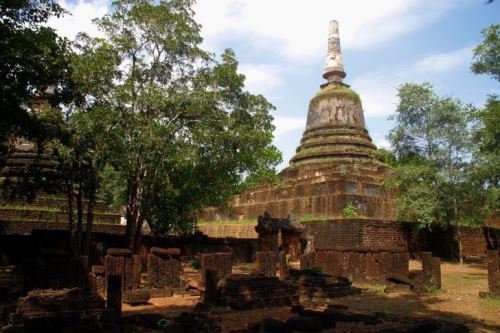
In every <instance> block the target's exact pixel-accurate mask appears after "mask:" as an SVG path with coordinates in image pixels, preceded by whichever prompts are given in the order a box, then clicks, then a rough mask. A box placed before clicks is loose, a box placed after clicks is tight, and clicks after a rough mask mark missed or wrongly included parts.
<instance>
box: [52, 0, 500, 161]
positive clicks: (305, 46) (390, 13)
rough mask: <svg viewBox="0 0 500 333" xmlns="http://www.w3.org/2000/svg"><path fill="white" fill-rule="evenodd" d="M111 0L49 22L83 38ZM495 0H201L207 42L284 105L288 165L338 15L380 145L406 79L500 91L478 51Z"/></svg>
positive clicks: (499, 10) (350, 76)
mask: <svg viewBox="0 0 500 333" xmlns="http://www.w3.org/2000/svg"><path fill="white" fill-rule="evenodd" d="M109 3H110V2H109V1H105V0H87V1H84V0H78V1H62V2H61V4H62V5H63V6H64V7H65V8H67V9H68V10H69V11H70V12H72V13H73V15H72V16H67V17H64V18H62V19H52V20H51V21H50V22H49V23H50V25H51V26H53V27H55V28H56V29H57V30H58V31H59V33H60V34H62V35H65V36H67V37H69V38H74V36H75V35H76V33H77V32H78V31H87V32H89V33H90V34H97V30H96V29H95V27H93V26H92V24H91V22H90V20H91V19H92V18H94V17H98V16H102V15H103V14H105V13H106V12H107V11H108V10H109ZM485 3H486V0H380V1H370V0H358V1H356V0H346V1H342V0H325V1H319V0H317V1H314V0H309V1H295V0H246V1H240V0H198V3H197V4H196V6H195V11H196V19H197V21H198V22H199V23H201V24H202V26H203V28H202V35H203V37H204V42H203V43H204V46H205V48H207V49H209V50H211V51H213V52H215V53H217V54H220V53H221V51H222V50H223V49H224V48H232V49H234V50H235V52H236V55H237V57H238V59H239V61H240V71H241V72H242V73H243V74H245V75H246V77H247V88H248V89H249V90H250V91H252V92H254V93H261V94H263V95H264V96H266V97H267V98H268V100H269V101H270V102H271V103H273V104H274V105H275V106H276V111H275V112H274V114H273V115H274V117H275V125H276V132H275V144H276V146H277V147H278V148H279V149H280V150H281V151H282V152H283V163H282V164H281V165H280V166H279V169H282V168H284V167H286V165H287V164H288V161H289V159H290V158H291V157H292V156H293V153H294V151H295V148H296V147H297V146H298V144H299V141H300V138H301V136H302V133H303V131H304V127H305V121H306V116H307V108H308V104H309V100H310V99H311V98H312V96H314V94H315V93H316V92H317V91H318V90H319V85H320V84H321V83H323V82H324V80H323V79H322V77H321V74H322V72H323V68H324V58H325V55H326V48H327V34H328V23H329V20H331V19H336V20H338V21H339V30H340V41H341V46H342V54H343V61H344V68H345V71H346V72H347V77H346V79H345V80H344V82H346V83H347V84H350V85H351V87H352V88H353V89H354V90H356V91H357V92H358V93H359V94H360V95H361V99H362V102H363V109H364V112H365V118H366V124H367V127H368V130H369V132H370V135H371V136H372V139H373V141H374V142H375V144H377V145H378V146H386V147H387V145H388V143H387V141H386V139H385V137H386V135H387V133H388V131H389V129H390V128H391V127H392V124H391V122H390V121H388V120H387V118H388V116H389V115H390V114H391V113H393V112H394V109H395V107H396V104H397V97H396V88H397V87H398V86H399V85H400V84H401V83H404V82H424V81H428V82H431V83H432V84H433V85H434V86H435V88H436V91H437V92H438V93H439V94H443V95H449V96H452V97H455V98H459V99H461V100H462V101H464V102H465V103H473V104H475V105H477V106H481V105H482V104H483V103H484V101H485V99H486V95H487V94H491V93H497V94H500V87H499V84H498V82H496V81H494V80H492V79H489V78H488V77H486V76H484V75H481V76H479V75H473V74H472V73H470V70H469V67H470V62H471V59H472V53H471V50H472V48H473V47H474V46H476V45H477V44H478V43H479V42H480V40H481V34H480V31H481V30H482V29H484V28H485V27H487V26H488V25H490V24H493V23H500V1H495V2H493V3H492V4H490V5H485Z"/></svg>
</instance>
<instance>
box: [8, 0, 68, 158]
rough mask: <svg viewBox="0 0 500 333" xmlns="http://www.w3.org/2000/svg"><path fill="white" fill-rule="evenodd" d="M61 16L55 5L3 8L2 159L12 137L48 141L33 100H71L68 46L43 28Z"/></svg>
mask: <svg viewBox="0 0 500 333" xmlns="http://www.w3.org/2000/svg"><path fill="white" fill-rule="evenodd" d="M62 14H64V11H63V10H62V9H61V8H60V7H59V6H58V5H57V3H56V2H55V1H52V0H30V1H3V2H2V4H1V6H0V18H1V19H0V44H1V45H2V52H1V53H0V63H1V64H2V66H0V82H2V84H1V86H0V105H2V107H1V108H0V118H1V119H2V121H1V122H0V156H1V155H3V154H5V152H6V151H7V145H8V140H9V139H10V137H11V136H12V135H25V136H28V137H31V136H34V137H37V138H38V139H39V140H40V142H43V139H44V138H45V137H46V136H47V135H46V133H44V132H43V127H42V126H40V124H39V123H38V119H37V117H36V116H35V115H34V114H33V113H32V112H31V108H32V106H33V94H36V95H37V96H39V97H42V98H43V97H46V98H47V99H48V100H49V102H50V104H51V105H52V106H55V105H57V104H58V103H59V102H61V101H67V100H68V96H69V95H70V93H69V91H70V89H69V86H71V83H70V80H69V72H70V71H69V54H70V49H69V44H68V42H67V40H65V39H62V38H60V37H59V36H57V34H56V33H55V31H54V30H53V29H51V28H49V27H46V26H45V25H44V23H45V22H46V21H47V20H48V19H49V18H50V17H51V16H60V15H62ZM48 88H50V89H49V90H48Z"/></svg>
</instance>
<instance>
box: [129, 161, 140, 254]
mask: <svg viewBox="0 0 500 333" xmlns="http://www.w3.org/2000/svg"><path fill="white" fill-rule="evenodd" d="M137 165H138V167H137V170H136V172H135V175H134V176H133V177H131V178H129V181H128V186H127V187H128V195H127V212H126V216H127V225H126V229H125V239H126V241H127V247H128V248H129V249H130V250H131V251H134V247H135V234H136V228H137V224H138V221H139V212H140V205H141V200H142V186H143V181H144V176H145V168H144V155H143V154H140V155H139V157H138V163H137Z"/></svg>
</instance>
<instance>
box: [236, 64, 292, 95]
mask: <svg viewBox="0 0 500 333" xmlns="http://www.w3.org/2000/svg"><path fill="white" fill-rule="evenodd" d="M238 70H239V72H240V73H242V74H244V75H245V78H246V80H245V88H246V89H248V90H249V91H251V92H252V93H258V94H269V93H273V92H274V91H275V90H276V89H277V88H279V87H280V86H281V85H282V84H283V79H282V72H283V69H282V68H281V67H280V66H278V65H269V64H242V65H240V66H239V68H238Z"/></svg>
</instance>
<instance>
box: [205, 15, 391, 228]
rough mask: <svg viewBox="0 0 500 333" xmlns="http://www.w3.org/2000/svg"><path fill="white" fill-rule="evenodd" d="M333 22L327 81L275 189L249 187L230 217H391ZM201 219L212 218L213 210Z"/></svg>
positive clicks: (383, 170)
mask: <svg viewBox="0 0 500 333" xmlns="http://www.w3.org/2000/svg"><path fill="white" fill-rule="evenodd" d="M345 76H346V73H345V71H344V67H343V63H342V53H341V49H340V39H339V29H338V23H337V21H331V22H330V30H329V36H328V53H327V56H326V66H325V70H324V72H323V78H324V79H325V80H326V83H324V84H322V85H321V89H320V91H319V92H318V93H317V94H316V96H314V97H313V98H312V99H311V101H310V102H309V111H308V114H307V124H306V129H305V131H304V134H303V135H302V139H301V141H300V145H299V147H298V148H297V150H296V153H295V156H294V157H293V158H292V159H291V160H290V164H289V166H288V167H287V168H286V169H284V170H283V171H282V172H281V173H280V174H279V177H280V179H281V184H282V185H279V186H270V185H264V186H259V187H255V188H251V189H249V190H247V191H246V192H244V193H242V194H241V195H239V196H238V197H237V198H236V199H235V201H234V202H233V208H234V210H233V213H232V215H233V216H232V217H233V218H255V217H257V216H259V215H262V214H263V212H265V211H267V212H269V213H270V214H271V215H272V216H278V217H284V216H287V215H289V214H292V213H294V214H297V215H299V216H309V217H313V218H314V217H335V218H343V217H345V215H346V214H345V213H346V209H347V210H350V211H355V212H356V214H357V215H358V216H359V217H367V218H373V219H383V220H389V219H394V217H395V216H394V215H395V212H394V208H393V204H392V202H393V201H392V200H391V199H390V197H389V195H388V193H387V192H386V190H385V188H384V187H383V181H384V179H385V178H386V176H387V173H388V168H387V166H386V165H385V164H384V163H382V162H381V161H380V160H379V159H377V157H376V155H377V154H375V151H376V149H377V148H376V146H375V145H374V144H373V143H372V140H371V138H370V136H369V134H368V131H367V130H366V127H365V119H364V114H363V108H362V105H361V99H360V97H359V96H358V94H357V93H356V92H354V91H353V90H352V89H350V88H349V85H347V84H345V83H344V82H343V79H344V78H345ZM205 213H206V214H205V218H207V219H210V220H213V219H217V216H220V214H219V215H218V214H217V212H216V211H215V210H211V209H210V210H207V211H206V212H205Z"/></svg>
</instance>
